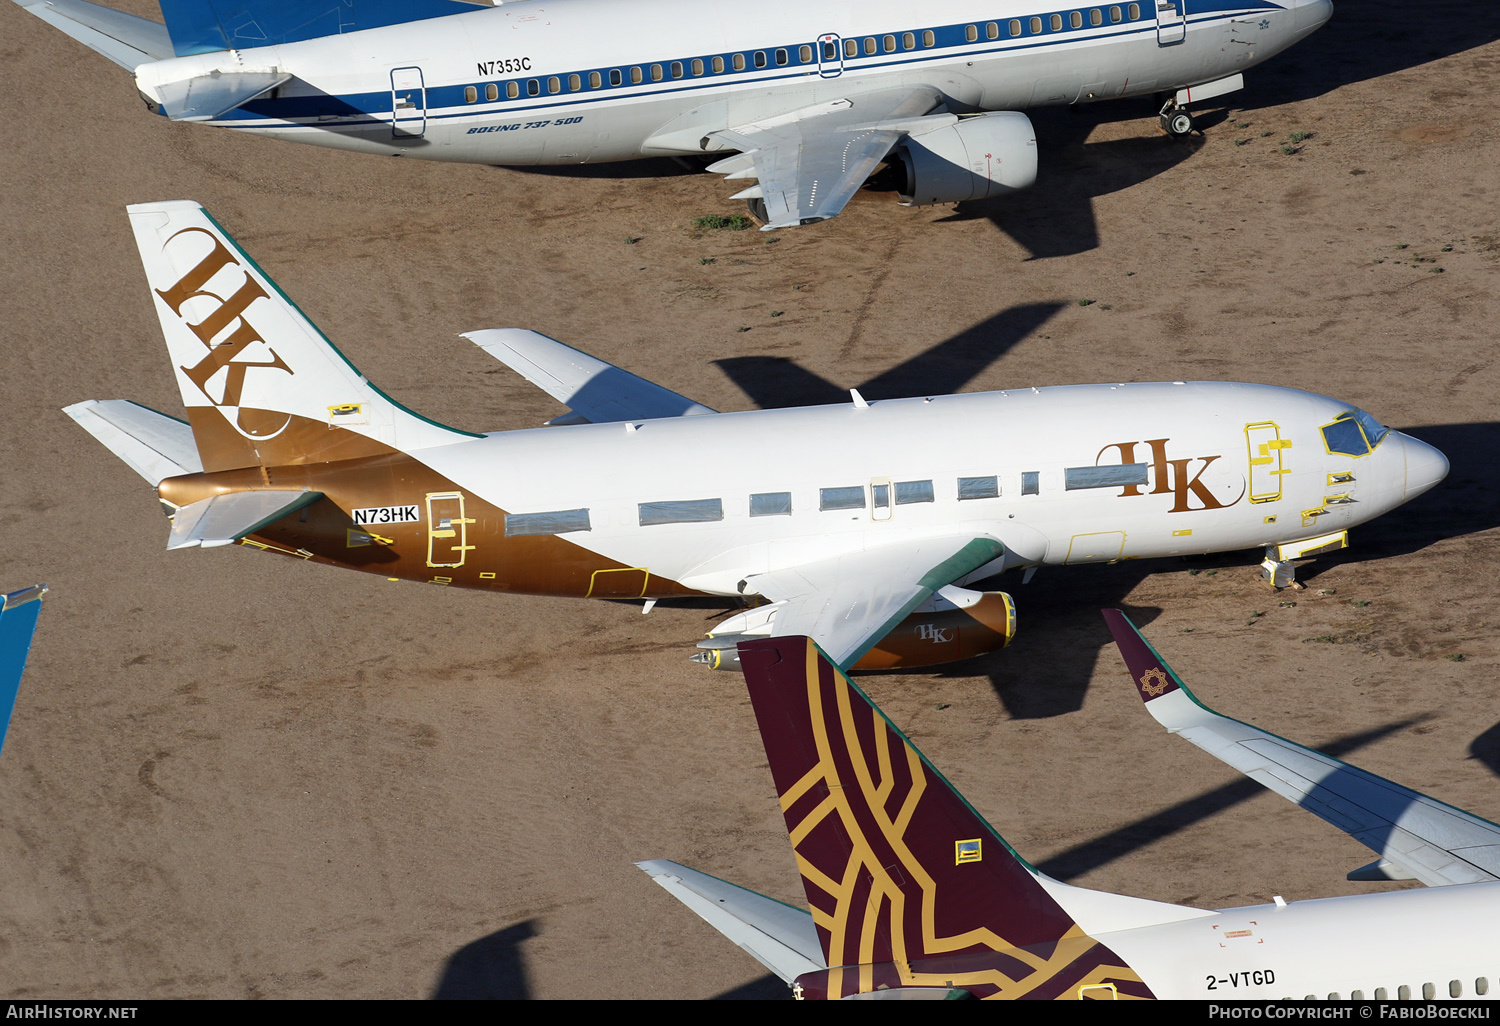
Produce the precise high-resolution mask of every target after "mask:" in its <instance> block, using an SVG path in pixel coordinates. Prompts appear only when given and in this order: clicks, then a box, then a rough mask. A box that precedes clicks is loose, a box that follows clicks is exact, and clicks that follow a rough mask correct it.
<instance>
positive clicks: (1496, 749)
mask: <svg viewBox="0 0 1500 1026" xmlns="http://www.w3.org/2000/svg"><path fill="white" fill-rule="evenodd" d="M1469 758H1471V759H1478V760H1479V761H1480V762H1482V763H1484V764H1485V765H1486V766H1487V767H1489V771H1490V772H1491V773H1493V774H1495V775H1496V776H1500V723H1497V724H1495V725H1494V726H1493V727H1491V728H1490V729H1489V730H1486V731H1485V732H1484V733H1483V734H1480V735H1479V736H1478V737H1476V738H1475V739H1474V740H1473V741H1471V742H1470V743H1469Z"/></svg>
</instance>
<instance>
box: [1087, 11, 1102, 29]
mask: <svg viewBox="0 0 1500 1026" xmlns="http://www.w3.org/2000/svg"><path fill="white" fill-rule="evenodd" d="M1089 24H1090V25H1103V24H1104V13H1103V12H1102V11H1100V10H1099V8H1097V7H1095V8H1094V9H1093V10H1092V11H1090V12H1089Z"/></svg>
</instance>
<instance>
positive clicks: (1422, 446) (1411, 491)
mask: <svg viewBox="0 0 1500 1026" xmlns="http://www.w3.org/2000/svg"><path fill="white" fill-rule="evenodd" d="M1401 445H1402V448H1403V449H1405V450H1406V498H1407V500H1408V501H1409V500H1411V499H1415V498H1416V497H1417V496H1418V495H1421V494H1422V493H1423V492H1425V491H1427V490H1428V489H1430V488H1431V487H1432V486H1433V485H1435V484H1437V483H1438V482H1439V481H1441V480H1442V479H1443V478H1445V477H1447V476H1448V457H1446V456H1444V455H1443V454H1442V451H1441V450H1439V449H1438V448H1436V447H1435V446H1431V445H1428V444H1427V443H1426V442H1424V441H1422V440H1421V439H1419V438H1413V437H1412V436H1411V435H1408V434H1402V436H1401Z"/></svg>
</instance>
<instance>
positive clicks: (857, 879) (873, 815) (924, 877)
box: [739, 637, 1151, 998]
mask: <svg viewBox="0 0 1500 1026" xmlns="http://www.w3.org/2000/svg"><path fill="white" fill-rule="evenodd" d="M739 653H740V661H741V664H742V666H743V669H744V673H745V680H746V683H747V684H748V686H749V689H750V698H751V703H752V705H753V706H754V709H755V717H756V720H757V722H758V723H759V725H760V732H761V738H762V740H763V741H764V742H765V747H766V757H767V760H768V761H769V763H770V767H771V774H772V776H773V777H774V778H775V782H776V790H777V793H778V794H779V795H780V798H781V808H782V811H783V813H784V814H785V817H786V824H787V830H788V832H789V834H790V836H791V841H792V847H793V849H794V851H795V853H796V856H797V865H798V867H799V868H800V869H801V871H802V878H803V885H804V887H805V889H806V892H807V900H808V904H809V905H810V906H811V908H812V915H813V922H814V924H815V925H816V927H817V930H818V936H819V939H820V940H821V941H822V944H823V952H824V955H825V960H826V962H827V964H828V966H830V968H828V969H826V970H820V971H819V972H816V973H811V974H808V975H805V976H803V977H800V978H799V979H798V981H797V983H798V986H799V987H800V988H801V992H802V993H803V994H804V995H806V996H809V997H811V996H827V997H843V996H847V995H851V994H856V993H869V992H872V991H875V990H877V989H881V988H925V989H929V990H932V991H936V992H943V991H953V990H965V991H968V992H969V993H970V994H973V995H976V996H984V997H990V996H993V997H1029V998H1095V997H1100V998H1102V997H1115V996H1119V997H1127V996H1129V997H1149V996H1151V992H1150V990H1149V989H1148V988H1147V987H1146V985H1145V984H1144V983H1142V982H1141V979H1140V977H1139V975H1138V974H1136V972H1135V971H1133V970H1132V969H1131V968H1130V967H1129V966H1127V965H1126V964H1125V963H1124V961H1123V960H1122V959H1121V958H1120V957H1119V956H1118V955H1116V954H1115V953H1114V952H1113V951H1111V950H1110V949H1109V948H1108V947H1106V946H1105V945H1103V944H1101V943H1099V942H1098V941H1097V940H1095V939H1094V938H1093V937H1091V936H1089V935H1088V934H1087V933H1085V932H1084V930H1083V929H1082V928H1081V927H1080V926H1079V925H1078V923H1077V922H1076V921H1075V920H1074V918H1073V916H1072V915H1070V914H1069V913H1068V912H1067V911H1066V910H1064V908H1063V907H1062V906H1061V905H1060V904H1058V902H1057V901H1056V900H1055V899H1054V898H1053V897H1052V895H1051V894H1050V893H1049V891H1048V889H1047V887H1046V886H1044V884H1043V882H1042V881H1043V879H1044V878H1042V877H1041V876H1040V874H1038V873H1037V872H1036V870H1034V869H1033V868H1032V867H1031V866H1029V865H1028V864H1027V863H1026V862H1025V861H1024V860H1023V859H1022V858H1021V857H1020V856H1019V855H1017V854H1016V853H1015V851H1013V850H1012V849H1011V848H1010V846H1009V845H1007V844H1006V843H1005V840H1004V839H1003V838H1002V837H1001V836H1000V835H999V834H998V833H996V832H995V831H994V829H993V828H992V827H991V826H990V825H989V824H988V823H987V822H985V821H984V819H983V818H981V817H980V815H979V814H978V813H977V812H975V811H974V809H973V808H972V807H971V806H970V805H969V803H968V802H966V801H965V800H964V799H963V796H962V795H960V794H959V793H958V792H957V791H955V790H954V789H953V786H952V785H951V784H949V783H948V781H947V780H945V779H944V778H943V777H942V775H941V774H940V773H938V772H937V770H936V769H934V768H933V767H932V765H931V763H929V762H928V761H927V760H926V759H925V758H924V757H923V756H922V754H921V753H920V752H918V751H917V749H916V748H915V746H913V745H912V743H911V742H910V741H909V740H907V738H906V736H905V735H904V734H902V733H901V731H900V730H898V729H897V728H896V727H895V726H894V725H893V724H892V723H891V722H890V721H889V720H887V719H886V718H885V716H884V715H883V714H882V713H881V712H880V710H879V709H877V708H876V707H875V705H874V704H873V703H872V702H871V701H870V700H869V698H868V697H866V696H865V694H864V692H862V691H860V689H859V688H858V687H856V686H855V685H854V684H853V683H852V682H851V681H850V680H849V679H848V677H846V676H844V674H842V673H841V672H839V670H838V668H837V667H836V666H835V665H834V664H833V663H832V662H831V661H830V660H829V659H828V657H827V656H825V655H824V654H823V652H822V651H821V650H820V649H819V648H818V646H817V645H816V644H814V643H813V641H812V640H811V639H809V638H801V637H783V638H770V639H766V640H763V641H761V640H757V641H749V642H744V643H742V644H741V645H740V647H739ZM936 996H942V994H937V995H936Z"/></svg>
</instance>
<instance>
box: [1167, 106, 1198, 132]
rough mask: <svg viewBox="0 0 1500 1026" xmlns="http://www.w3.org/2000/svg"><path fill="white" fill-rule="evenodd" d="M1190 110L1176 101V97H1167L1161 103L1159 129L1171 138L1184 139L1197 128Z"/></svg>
mask: <svg viewBox="0 0 1500 1026" xmlns="http://www.w3.org/2000/svg"><path fill="white" fill-rule="evenodd" d="M1197 127H1198V126H1197V123H1196V122H1195V121H1194V120H1193V115H1192V112H1191V111H1189V110H1188V109H1187V108H1186V107H1184V106H1182V105H1181V104H1179V103H1178V102H1177V97H1175V96H1171V97H1168V98H1167V102H1166V103H1164V104H1162V105H1161V130H1162V131H1163V132H1166V133H1167V135H1169V136H1171V137H1172V138H1173V139H1186V138H1187V137H1188V136H1190V135H1192V134H1193V132H1194V131H1195V130H1196V129H1197Z"/></svg>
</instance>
